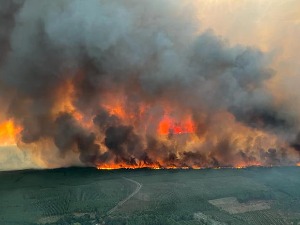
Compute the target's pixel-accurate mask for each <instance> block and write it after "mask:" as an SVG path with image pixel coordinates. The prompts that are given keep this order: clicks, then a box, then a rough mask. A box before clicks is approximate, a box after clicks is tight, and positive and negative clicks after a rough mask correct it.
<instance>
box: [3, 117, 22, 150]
mask: <svg viewBox="0 0 300 225" xmlns="http://www.w3.org/2000/svg"><path fill="white" fill-rule="evenodd" d="M21 130H22V128H21V127H18V126H16V125H15V123H14V122H13V121H12V120H7V121H5V122H2V123H0V146H5V145H14V144H16V136H17V135H18V134H19V133H20V132H21Z"/></svg>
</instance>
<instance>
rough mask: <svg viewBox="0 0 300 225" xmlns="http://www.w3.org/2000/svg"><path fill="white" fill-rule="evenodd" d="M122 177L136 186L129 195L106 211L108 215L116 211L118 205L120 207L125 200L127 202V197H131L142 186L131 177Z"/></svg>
mask: <svg viewBox="0 0 300 225" xmlns="http://www.w3.org/2000/svg"><path fill="white" fill-rule="evenodd" d="M123 179H125V180H128V181H130V182H132V183H134V184H136V188H135V190H134V191H133V192H132V193H131V194H130V195H128V196H127V197H126V198H125V199H123V200H122V201H120V202H118V204H117V205H116V206H115V207H113V208H112V209H111V210H109V211H108V212H107V215H110V214H112V213H113V212H114V211H116V210H117V209H118V208H119V207H121V206H122V205H123V204H124V203H125V202H127V201H128V200H129V199H131V198H132V197H133V196H135V195H136V194H137V193H138V192H139V191H140V190H141V188H142V186H143V185H142V184H140V183H139V182H137V181H135V180H132V179H129V178H126V177H123Z"/></svg>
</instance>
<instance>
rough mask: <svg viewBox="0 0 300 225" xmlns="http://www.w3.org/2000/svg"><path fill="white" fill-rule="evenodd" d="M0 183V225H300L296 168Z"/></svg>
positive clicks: (1, 175) (74, 174) (69, 172)
mask: <svg viewBox="0 0 300 225" xmlns="http://www.w3.org/2000/svg"><path fill="white" fill-rule="evenodd" d="M0 179H1V186H0V202H1V204H0V224H1V225H19V224H28V225H29V224H32V225H33V224H51V225H54V224H74V225H75V224H76V225H79V224H82V225H83V224H94V225H95V224H124V225H125V224H126V225H127V224H128V225H129V224H130V225H146V224H151V225H152V224H161V225H176V224H178V225H192V224H195V225H196V224H216V225H218V224H231V225H233V224H241V225H243V224H254V225H260V224H265V225H270V224H300V168H298V167H281V168H280V167H276V168H247V169H205V170H204V169H203V170H148V169H143V170H116V171H100V170H96V169H93V168H69V169H55V170H40V171H39V170H27V171H13V172H12V171H11V172H0ZM139 185H140V187H139ZM118 203H119V205H118ZM117 205H118V206H117Z"/></svg>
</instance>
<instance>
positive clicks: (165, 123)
mask: <svg viewBox="0 0 300 225" xmlns="http://www.w3.org/2000/svg"><path fill="white" fill-rule="evenodd" d="M194 132H195V125H194V123H193V121H192V120H191V119H190V118H188V119H186V120H183V121H181V122H177V121H175V120H174V119H173V118H172V117H170V116H168V115H164V117H163V118H162V120H161V121H160V123H159V125H158V133H159V134H161V135H167V134H169V133H173V134H184V133H194Z"/></svg>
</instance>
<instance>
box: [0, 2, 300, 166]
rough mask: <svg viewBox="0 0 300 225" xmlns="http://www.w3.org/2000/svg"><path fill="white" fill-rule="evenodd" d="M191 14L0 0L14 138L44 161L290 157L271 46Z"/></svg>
mask: <svg viewBox="0 0 300 225" xmlns="http://www.w3.org/2000/svg"><path fill="white" fill-rule="evenodd" d="M196 15H197V12H196V11H195V9H194V8H193V7H192V6H191V5H190V4H189V1H182V0H180V1H173V0H166V1H161V0H152V1H140V0H125V1H108V0H89V1H81V0H59V1H56V0H54V1H47V0H41V1H35V0H25V1H11V0H7V1H6V0H2V2H1V4H0V48H1V56H0V87H1V93H0V94H1V103H2V106H3V107H2V111H1V112H2V118H3V120H4V119H6V120H8V119H10V120H13V121H14V123H15V124H16V125H17V126H19V127H21V128H22V130H21V131H20V133H19V135H18V137H19V140H18V145H19V147H20V148H22V149H24V150H25V149H26V150H27V151H33V150H32V148H33V147H32V146H35V150H34V151H33V154H35V155H38V157H41V158H42V160H43V161H44V162H46V163H47V162H48V166H58V164H59V166H63V165H64V159H65V160H66V162H68V164H77V163H78V162H77V161H76V160H75V161H74V162H73V163H72V162H71V163H70V162H69V160H67V159H68V158H70V157H74V155H76V156H78V158H79V159H80V161H81V163H83V164H84V165H93V166H99V167H112V166H116V167H144V166H150V167H154V166H155V167H194V168H196V167H218V166H250V165H288V164H295V163H297V162H298V160H299V156H298V151H299V149H300V147H299V146H300V140H299V139H300V138H299V135H297V133H298V131H299V121H298V119H297V117H296V116H295V115H294V114H293V113H292V112H289V111H288V110H287V107H286V106H285V105H284V104H282V103H278V101H276V99H275V98H274V96H273V94H272V93H271V92H270V91H269V89H268V88H266V83H268V81H269V80H270V79H271V78H272V77H273V76H274V74H275V71H274V70H273V69H272V67H271V66H270V63H271V60H272V59H271V56H270V55H268V54H265V53H263V52H262V51H260V50H259V49H258V48H255V47H247V46H241V45H237V46H232V45H230V44H229V43H228V42H227V41H226V40H224V39H222V38H221V37H219V36H217V35H215V34H214V32H213V31H212V30H207V31H204V32H199V23H198V21H197V20H196ZM200 26H201V25H200ZM45 145H47V146H50V147H49V148H48V150H45V149H44V147H42V146H45ZM36 146H38V147H36ZM36 148H37V149H38V150H36ZM49 149H51V151H49ZM37 152H38V153H37ZM55 159H59V160H57V162H58V161H59V163H57V164H56V163H54V162H55V161H56V160H55Z"/></svg>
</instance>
